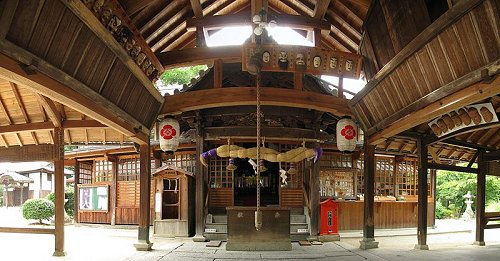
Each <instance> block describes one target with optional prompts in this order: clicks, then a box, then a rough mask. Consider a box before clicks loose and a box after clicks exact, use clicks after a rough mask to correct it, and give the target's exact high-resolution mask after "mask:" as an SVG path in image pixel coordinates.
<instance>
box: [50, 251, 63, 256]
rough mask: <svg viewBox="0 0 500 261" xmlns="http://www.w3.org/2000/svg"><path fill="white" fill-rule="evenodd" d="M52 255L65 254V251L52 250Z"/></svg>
mask: <svg viewBox="0 0 500 261" xmlns="http://www.w3.org/2000/svg"><path fill="white" fill-rule="evenodd" d="M52 256H66V252H65V251H58V250H56V251H54V254H52Z"/></svg>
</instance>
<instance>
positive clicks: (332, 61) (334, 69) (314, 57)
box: [242, 44, 363, 79]
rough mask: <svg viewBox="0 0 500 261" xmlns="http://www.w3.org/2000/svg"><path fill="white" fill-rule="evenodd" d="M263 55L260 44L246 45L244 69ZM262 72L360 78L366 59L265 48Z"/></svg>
mask: <svg viewBox="0 0 500 261" xmlns="http://www.w3.org/2000/svg"><path fill="white" fill-rule="evenodd" d="M257 52H259V50H257V46H256V44H246V45H244V46H243V54H242V69H243V70H244V71H246V70H247V64H248V62H249V61H250V58H251V57H252V56H253V55H254V54H255V53H257ZM258 55H259V56H260V57H261V60H262V71H271V72H302V73H308V74H315V75H332V76H339V77H340V76H343V77H344V78H354V79H358V78H359V74H360V72H361V65H362V64H361V63H362V60H363V59H362V58H363V57H362V56H361V55H358V54H353V53H347V52H340V51H333V50H326V49H320V48H316V47H307V46H290V45H273V44H266V45H262V47H261V49H260V52H259V54H258Z"/></svg>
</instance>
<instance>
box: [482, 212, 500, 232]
mask: <svg viewBox="0 0 500 261" xmlns="http://www.w3.org/2000/svg"><path fill="white" fill-rule="evenodd" d="M484 219H485V224H486V225H485V226H484V228H485V229H488V228H500V223H495V224H489V225H488V223H489V222H490V221H500V212H486V213H484Z"/></svg>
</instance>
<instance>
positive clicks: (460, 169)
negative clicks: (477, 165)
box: [428, 163, 479, 174]
mask: <svg viewBox="0 0 500 261" xmlns="http://www.w3.org/2000/svg"><path fill="white" fill-rule="evenodd" d="M428 167H429V169H438V170H449V171H457V172H464V173H476V174H477V173H478V172H479V171H478V169H474V168H467V167H460V166H454V165H446V164H438V163H429V164H428Z"/></svg>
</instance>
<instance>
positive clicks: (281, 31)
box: [157, 26, 366, 99]
mask: <svg viewBox="0 0 500 261" xmlns="http://www.w3.org/2000/svg"><path fill="white" fill-rule="evenodd" d="M267 29H268V30H269V35H270V36H272V37H273V39H274V40H276V42H277V43H278V44H283V45H301V46H314V43H313V42H311V41H309V40H307V39H306V38H305V37H303V36H302V35H300V34H299V33H297V32H296V31H294V30H292V29H291V28H288V27H280V26H276V27H273V28H270V27H268V28H267ZM251 34H252V27H251V26H236V27H226V28H223V29H221V30H219V31H218V32H216V33H214V34H212V35H210V36H209V37H208V38H207V39H206V41H207V46H209V47H215V46H228V45H242V44H243V43H244V42H245V40H246V39H248V38H249V37H250V35H251ZM321 79H323V80H325V81H327V82H330V83H332V84H334V85H338V81H339V80H338V79H339V78H338V77H335V76H326V75H322V76H321ZM365 84H366V82H365V81H364V80H355V79H347V78H346V79H344V90H348V91H351V92H354V93H357V92H359V91H360V90H361V89H362V88H363V87H364V86H365ZM157 86H158V87H159V89H160V92H161V93H162V95H163V94H165V93H166V92H168V93H169V94H173V91H174V89H180V88H182V85H171V86H161V84H157ZM345 96H346V98H347V99H351V98H352V95H350V94H345Z"/></svg>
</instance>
